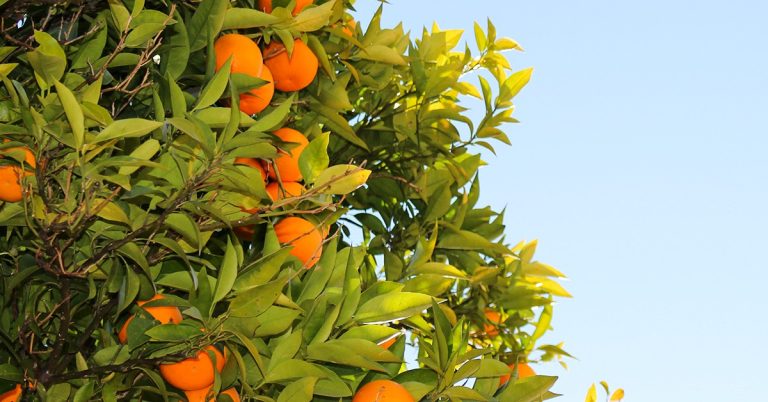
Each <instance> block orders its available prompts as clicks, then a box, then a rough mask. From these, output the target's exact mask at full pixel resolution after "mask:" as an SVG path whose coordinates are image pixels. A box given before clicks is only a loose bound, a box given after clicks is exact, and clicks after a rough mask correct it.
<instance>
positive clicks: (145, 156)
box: [118, 138, 160, 175]
mask: <svg viewBox="0 0 768 402" xmlns="http://www.w3.org/2000/svg"><path fill="white" fill-rule="evenodd" d="M159 150H160V142H159V141H158V140H156V139H154V138H150V139H148V140H146V141H144V142H143V143H141V145H139V146H138V147H136V149H134V150H133V152H131V154H130V156H131V157H132V158H136V159H137V160H142V161H148V160H151V159H152V158H153V157H154V156H155V154H157V152H158V151H159ZM139 168H140V166H123V167H121V168H120V170H118V173H120V174H122V175H130V174H132V173H133V172H135V171H137V170H139Z"/></svg>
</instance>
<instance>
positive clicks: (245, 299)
mask: <svg viewBox="0 0 768 402" xmlns="http://www.w3.org/2000/svg"><path fill="white" fill-rule="evenodd" d="M287 281H288V277H286V276H284V277H282V278H279V279H276V280H274V281H272V282H269V283H267V284H265V285H261V286H256V287H253V288H249V289H246V290H244V291H242V292H238V293H237V295H235V297H234V299H232V301H231V302H230V305H229V311H230V313H231V314H232V315H233V316H235V317H256V316H258V315H260V314H261V313H263V312H264V311H266V310H267V309H268V308H269V307H270V306H271V305H272V304H273V303H274V302H275V300H277V297H278V296H280V293H281V291H282V290H283V287H284V286H285V284H286V282H287Z"/></svg>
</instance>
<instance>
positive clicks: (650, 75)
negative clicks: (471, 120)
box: [357, 0, 768, 402]
mask: <svg viewBox="0 0 768 402" xmlns="http://www.w3.org/2000/svg"><path fill="white" fill-rule="evenodd" d="M377 5H378V2H375V1H372V0H359V1H358V4H357V7H358V9H359V10H360V14H361V15H362V16H369V15H371V14H372V12H373V10H374V9H375V7H376V6H377ZM766 16H768V2H764V1H759V0H750V1H747V0H731V1H728V2H725V1H707V0H698V1H694V0H678V1H668V0H667V1H660V0H644V1H616V0H590V1H579V0H568V1H566V0H561V1H536V0H527V1H518V0H476V1H466V0H464V1H457V0H391V4H389V5H386V6H385V14H384V21H385V23H389V24H394V23H396V22H397V21H404V23H405V26H406V28H407V29H410V30H412V31H413V32H417V33H418V32H420V29H421V27H422V26H424V25H426V26H431V24H432V21H437V22H438V23H439V25H440V26H441V27H443V28H461V29H465V30H466V31H467V33H468V34H469V35H471V32H472V29H471V27H472V22H473V21H475V20H477V21H481V22H484V21H485V19H486V17H491V18H492V20H493V21H494V23H495V24H496V26H497V28H498V31H499V36H508V37H512V38H514V39H516V40H518V41H519V42H520V43H521V44H522V45H523V47H524V48H525V49H526V52H525V53H521V54H514V55H513V56H512V62H513V64H514V66H515V67H516V68H524V67H528V66H533V67H534V68H535V72H534V76H533V80H532V82H531V84H530V85H529V86H528V87H527V88H526V89H525V90H523V92H522V93H521V94H520V95H519V96H518V97H517V98H516V104H517V112H516V117H517V118H518V119H520V120H521V121H522V123H521V124H517V125H513V126H509V127H507V130H506V131H507V133H508V134H509V136H510V138H511V139H512V142H513V146H512V147H507V148H503V147H500V148H499V154H498V156H496V157H489V158H487V161H488V162H489V163H490V165H489V166H488V167H485V168H484V170H483V171H482V173H481V184H482V185H481V188H482V191H483V194H482V196H481V201H485V203H488V204H491V205H493V206H494V207H496V208H498V209H500V208H503V207H507V211H508V212H507V219H506V223H507V225H508V228H507V236H508V239H509V242H516V241H517V240H521V239H527V240H530V239H539V249H538V250H539V251H538V255H537V256H538V259H540V260H541V261H545V262H548V263H550V264H552V265H554V266H556V267H558V268H559V269H560V270H562V271H564V272H565V273H566V274H568V275H569V277H570V280H569V282H568V283H567V284H566V285H567V287H568V288H569V290H571V291H572V293H573V294H574V296H575V298H574V299H570V300H563V301H561V302H560V303H559V304H558V306H557V308H556V311H555V320H554V324H553V325H554V327H555V331H554V332H553V334H552V336H551V337H550V338H549V340H550V341H558V340H564V341H565V342H566V348H567V349H568V350H569V351H570V352H572V353H573V354H574V355H576V356H577V357H578V358H579V360H577V361H571V362H570V368H569V370H568V371H565V370H563V369H562V368H560V367H559V366H558V365H556V364H551V365H543V366H539V367H537V371H539V372H540V373H542V374H553V375H559V376H561V379H560V381H559V382H558V384H557V385H556V387H555V391H557V392H560V393H564V394H565V397H563V398H561V399H562V400H566V401H581V400H583V398H584V395H585V393H586V389H587V387H588V386H589V385H590V384H591V383H592V382H596V381H599V380H602V379H605V380H607V381H608V382H609V383H610V384H611V385H612V386H614V387H616V386H621V387H623V388H625V389H626V391H627V397H626V398H625V401H627V402H649V401H652V402H666V401H686V402H687V401H696V402H715V401H717V402H723V401H739V400H758V399H759V398H760V397H759V396H758V395H762V394H764V385H765V384H766V381H765V378H764V375H763V373H764V372H765V371H766V369H765V364H766V362H767V361H768V351H767V349H766V347H765V341H766V340H768V319H766V318H768V313H766V310H768V303H767V302H766V296H765V290H764V288H765V287H766V286H767V284H768V264H767V263H766V257H765V254H764V252H763V251H764V250H765V249H766V248H768V247H767V246H768V233H767V232H768V231H767V229H768V212H766V208H767V207H768V152H767V151H768V127H767V126H768V123H767V121H768V119H767V117H768V54H767V53H766V40H767V39H768V23H766ZM361 20H364V21H365V18H361ZM469 38H470V39H471V36H470V37H469ZM510 172H513V174H510Z"/></svg>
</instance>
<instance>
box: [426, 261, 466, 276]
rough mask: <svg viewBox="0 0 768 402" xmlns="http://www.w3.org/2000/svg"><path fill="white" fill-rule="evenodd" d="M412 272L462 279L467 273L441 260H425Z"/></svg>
mask: <svg viewBox="0 0 768 402" xmlns="http://www.w3.org/2000/svg"><path fill="white" fill-rule="evenodd" d="M413 273H414V274H435V275H441V276H444V277H446V278H457V279H464V278H466V277H467V274H466V273H465V272H464V271H462V270H460V269H458V268H456V267H454V266H453V265H449V264H445V263H442V262H427V263H424V264H421V265H419V266H417V267H415V268H413Z"/></svg>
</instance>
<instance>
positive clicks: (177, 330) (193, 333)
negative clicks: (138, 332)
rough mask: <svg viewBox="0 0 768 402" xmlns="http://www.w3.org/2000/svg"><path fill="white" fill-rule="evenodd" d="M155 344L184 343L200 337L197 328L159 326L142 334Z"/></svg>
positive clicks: (179, 325)
mask: <svg viewBox="0 0 768 402" xmlns="http://www.w3.org/2000/svg"><path fill="white" fill-rule="evenodd" d="M144 333H145V334H146V335H147V336H149V338H150V339H151V340H153V341H157V342H185V341H189V340H190V339H193V338H195V337H199V336H201V335H202V332H201V331H200V328H199V327H196V326H193V325H185V324H161V325H156V326H154V327H152V328H150V329H148V330H147V331H145V332H144Z"/></svg>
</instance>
